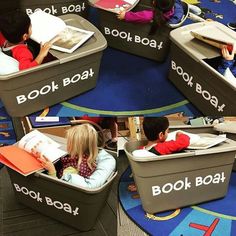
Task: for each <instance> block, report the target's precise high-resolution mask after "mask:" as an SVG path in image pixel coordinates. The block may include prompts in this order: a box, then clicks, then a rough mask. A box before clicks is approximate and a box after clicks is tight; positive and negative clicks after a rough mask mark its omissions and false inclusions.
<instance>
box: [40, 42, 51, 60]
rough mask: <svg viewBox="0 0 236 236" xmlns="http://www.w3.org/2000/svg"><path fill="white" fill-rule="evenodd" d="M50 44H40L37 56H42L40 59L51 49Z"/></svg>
mask: <svg viewBox="0 0 236 236" xmlns="http://www.w3.org/2000/svg"><path fill="white" fill-rule="evenodd" d="M51 46H52V44H51V42H46V43H45V44H42V43H41V44H40V51H39V54H40V55H41V56H42V57H46V56H47V55H48V51H49V49H50V48H51Z"/></svg>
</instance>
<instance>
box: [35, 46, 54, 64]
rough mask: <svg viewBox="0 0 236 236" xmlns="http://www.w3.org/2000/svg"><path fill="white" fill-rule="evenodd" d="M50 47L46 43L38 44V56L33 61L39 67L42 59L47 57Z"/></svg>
mask: <svg viewBox="0 0 236 236" xmlns="http://www.w3.org/2000/svg"><path fill="white" fill-rule="evenodd" d="M51 46H52V43H51V42H47V43H45V44H42V43H41V44H40V51H39V54H38V56H37V57H36V58H35V61H36V62H37V63H38V64H39V65H40V64H41V63H42V62H43V59H44V58H45V57H46V56H47V55H48V51H49V49H50V47H51Z"/></svg>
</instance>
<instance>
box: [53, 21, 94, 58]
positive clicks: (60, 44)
mask: <svg viewBox="0 0 236 236" xmlns="http://www.w3.org/2000/svg"><path fill="white" fill-rule="evenodd" d="M93 34H94V32H92V31H88V30H83V29H79V28H76V27H73V26H69V25H67V26H66V27H65V29H64V30H63V31H62V32H60V33H59V34H58V35H57V36H56V37H55V39H54V40H52V42H53V45H52V48H53V49H56V50H59V51H63V52H67V53H72V52H73V51H74V50H76V49H77V48H78V47H80V46H81V45H82V44H83V43H85V42H86V41H87V40H88V39H89V38H90V37H92V35H93Z"/></svg>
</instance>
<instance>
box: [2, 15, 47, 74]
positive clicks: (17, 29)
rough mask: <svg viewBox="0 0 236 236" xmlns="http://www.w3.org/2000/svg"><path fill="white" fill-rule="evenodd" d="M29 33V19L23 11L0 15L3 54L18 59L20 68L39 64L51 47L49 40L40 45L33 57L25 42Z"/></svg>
mask: <svg viewBox="0 0 236 236" xmlns="http://www.w3.org/2000/svg"><path fill="white" fill-rule="evenodd" d="M31 34H32V26H31V21H30V18H29V16H28V15H27V14H26V13H25V12H21V11H14V12H9V13H7V14H4V15H1V16H0V47H1V48H2V51H3V52H4V53H5V54H7V55H8V56H12V57H13V58H15V59H16V60H17V61H19V69H20V70H23V69H27V68H31V67H33V66H37V65H39V64H41V63H42V62H43V59H44V58H45V57H46V56H47V54H48V51H49V49H50V47H51V43H49V42H47V43H45V44H44V45H41V46H40V51H39V54H38V56H37V57H36V58H35V59H34V58H33V55H32V53H31V51H30V50H29V49H28V47H27V44H26V41H27V40H28V39H29V38H30V36H31Z"/></svg>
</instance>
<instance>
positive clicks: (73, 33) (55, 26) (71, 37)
mask: <svg viewBox="0 0 236 236" xmlns="http://www.w3.org/2000/svg"><path fill="white" fill-rule="evenodd" d="M30 20H31V24H32V35H31V36H30V38H31V39H33V40H34V41H36V42H37V43H43V44H44V43H45V42H49V41H50V42H51V43H52V48H53V49H56V50H59V51H62V52H67V53H72V52H74V51H75V50H76V49H77V48H78V47H80V46H81V45H82V44H83V43H85V42H86V41H87V40H88V39H89V38H90V37H92V35H93V34H94V32H92V31H88V30H84V29H79V28H77V27H73V26H69V25H66V24H65V22H64V21H63V20H62V19H60V18H59V17H57V16H53V15H51V14H48V13H46V12H44V11H42V10H37V11H35V12H34V13H33V14H31V15H30Z"/></svg>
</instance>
